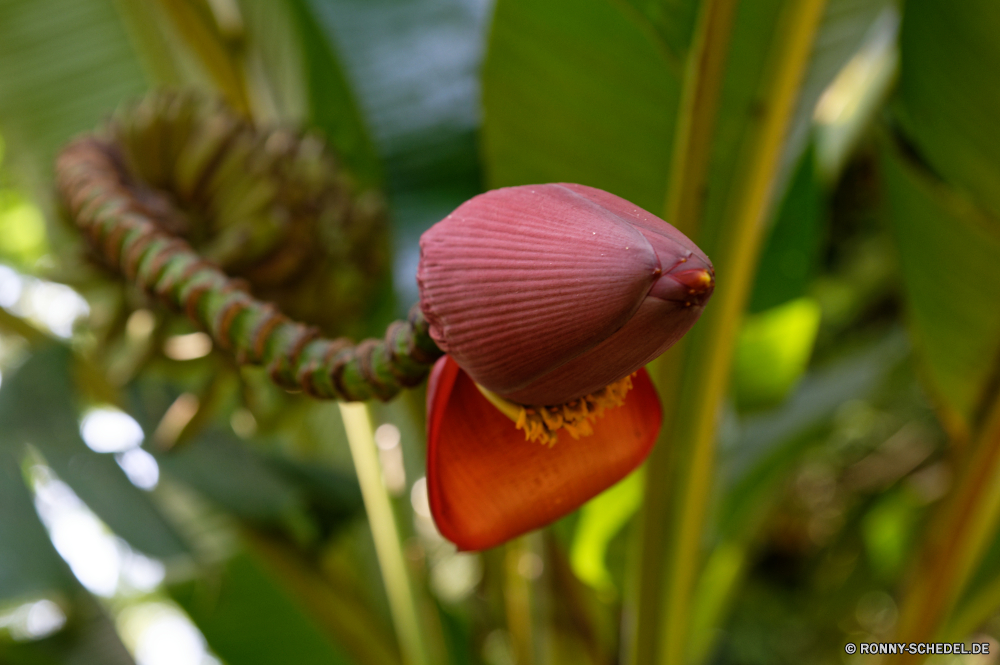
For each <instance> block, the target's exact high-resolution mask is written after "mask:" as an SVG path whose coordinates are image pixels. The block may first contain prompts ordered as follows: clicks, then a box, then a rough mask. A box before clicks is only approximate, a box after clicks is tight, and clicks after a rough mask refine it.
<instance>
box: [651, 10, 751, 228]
mask: <svg viewBox="0 0 1000 665" xmlns="http://www.w3.org/2000/svg"><path fill="white" fill-rule="evenodd" d="M738 4H739V0H707V1H706V2H704V3H703V4H702V7H701V13H700V15H699V17H698V26H697V28H696V30H695V39H694V44H693V45H692V47H691V57H690V58H689V59H688V63H687V70H686V71H685V73H684V89H683V91H682V93H681V105H680V109H679V113H678V116H677V126H676V128H675V130H674V149H673V155H672V157H671V163H670V180H669V181H668V183H667V199H666V202H665V203H664V216H663V218H664V219H665V220H666V221H668V222H669V223H671V224H673V225H674V226H675V227H677V228H678V229H680V230H681V231H683V232H684V233H686V234H687V235H689V236H694V235H697V230H698V223H699V222H700V221H701V208H702V203H703V202H704V200H705V189H706V181H707V178H708V164H709V160H710V158H711V155H712V135H713V133H714V130H715V116H716V113H717V111H718V106H719V95H720V93H721V92H722V81H723V74H724V73H725V64H726V56H727V55H728V54H729V41H730V37H731V35H732V31H733V19H734V18H735V16H736V7H737V5H738Z"/></svg>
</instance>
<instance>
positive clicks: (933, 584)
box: [896, 394, 1000, 662]
mask: <svg viewBox="0 0 1000 665" xmlns="http://www.w3.org/2000/svg"><path fill="white" fill-rule="evenodd" d="M954 487H955V489H954V490H953V492H952V494H951V495H950V496H949V497H948V499H947V500H946V501H945V502H944V504H942V506H941V507H940V509H939V510H938V512H937V515H936V516H935V519H934V520H932V522H931V523H930V524H929V525H928V529H927V532H926V540H925V541H924V545H923V547H922V548H921V551H920V558H919V559H918V561H917V570H916V571H915V574H914V575H913V576H912V577H911V580H912V582H911V584H910V586H909V588H908V589H907V592H906V594H905V596H904V599H903V602H902V606H901V608H902V611H901V612H900V617H899V628H898V633H897V634H898V636H899V639H900V640H905V641H907V642H909V641H917V642H921V641H931V640H932V639H937V637H938V636H939V635H940V634H941V630H942V627H943V626H944V624H945V622H946V621H947V619H948V618H949V616H950V615H951V612H952V610H953V609H954V607H955V604H956V602H957V601H958V599H959V597H960V595H961V593H962V592H963V591H964V590H965V586H966V584H967V583H968V581H969V578H970V577H971V576H972V573H973V572H974V571H975V567H976V565H978V563H979V562H980V560H981V559H982V556H983V553H984V552H985V550H986V547H987V546H988V545H989V542H990V538H991V537H993V536H994V535H995V534H996V532H997V526H998V524H1000V394H998V395H997V396H996V397H995V398H994V399H993V400H992V403H991V404H990V405H989V411H988V412H987V414H986V417H985V419H984V422H983V423H982V426H981V427H980V428H979V431H978V434H977V435H976V437H975V439H974V440H973V446H972V448H971V450H969V454H968V455H966V456H965V459H964V465H963V467H962V469H961V471H960V473H959V474H958V477H957V478H956V479H955V486H954ZM992 591H993V592H994V593H995V589H993V590H992ZM981 593H982V592H981ZM977 599H979V600H980V602H981V601H982V599H983V596H982V595H980V596H977ZM971 609H973V610H975V605H973V606H972V607H971ZM983 609H985V608H983ZM989 609H990V610H993V609H995V608H989ZM986 616H989V615H988V614H987V615H986ZM960 618H961V619H962V621H960V622H959V624H961V623H963V622H964V623H965V624H966V625H968V626H971V627H972V628H975V626H974V625H971V624H970V622H969V619H968V617H960ZM984 618H986V617H984ZM960 637H964V635H962V636H960ZM915 660H916V659H914V658H909V657H901V658H899V659H898V660H897V661H896V662H908V661H915Z"/></svg>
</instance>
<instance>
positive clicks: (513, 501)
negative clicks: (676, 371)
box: [427, 356, 662, 550]
mask: <svg viewBox="0 0 1000 665" xmlns="http://www.w3.org/2000/svg"><path fill="white" fill-rule="evenodd" d="M427 410H428V439H427V442H428V450H427V487H428V493H429V496H430V504H431V512H432V514H433V515H434V521H435V523H436V524H437V527H438V529H439V530H440V531H441V533H442V534H443V535H444V536H445V537H446V538H448V539H449V540H451V541H452V542H453V543H455V544H456V545H457V546H458V547H459V549H462V550H483V549H487V548H490V547H493V546H495V545H498V544H500V543H502V542H504V541H506V540H509V539H510V538H514V537H515V536H518V535H521V534H523V533H526V532H528V531H531V530H533V529H537V528H539V527H541V526H544V525H546V524H548V523H550V522H552V521H554V520H556V519H558V518H559V517H562V516H563V515H565V514H567V513H569V512H571V511H572V510H574V509H576V508H577V507H579V506H580V505H582V504H583V503H584V502H585V501H587V500H588V499H590V498H592V497H594V496H595V495H597V494H598V493H600V492H602V491H603V490H605V489H607V488H608V487H610V486H611V485H613V484H614V483H616V482H618V481H619V480H621V479H622V478H624V477H625V476H626V475H628V474H629V473H630V472H631V471H633V470H634V469H635V468H637V467H638V466H639V464H641V463H642V461H643V460H644V459H645V458H646V456H647V455H648V454H649V451H650V450H651V448H652V446H653V443H654V441H655V440H656V436H657V433H658V432H659V429H660V423H661V420H662V413H661V411H660V402H659V398H658V397H657V395H656V391H655V389H654V388H653V384H652V382H651V381H650V380H649V376H648V375H647V374H646V371H645V370H641V371H640V372H639V373H638V374H637V375H636V376H635V378H634V379H633V388H632V390H631V391H630V392H629V393H628V395H627V397H626V399H625V404H624V405H623V406H620V407H617V408H613V409H608V410H607V411H605V413H604V415H603V416H602V417H601V418H599V419H598V420H597V421H596V422H595V423H594V433H593V434H592V435H590V436H586V437H582V438H580V439H573V438H572V437H570V436H569V435H568V434H566V433H562V434H561V435H560V437H559V440H558V442H557V443H556V444H555V445H554V446H552V447H549V446H546V445H542V444H540V443H537V442H530V441H525V439H524V432H522V431H520V430H517V429H515V426H514V423H513V422H512V421H511V420H510V419H509V418H507V417H506V416H504V415H503V414H502V413H500V412H499V411H498V410H497V409H496V408H495V407H494V406H493V405H492V404H490V403H489V402H488V401H487V400H486V398H485V397H483V396H482V394H481V393H480V392H479V390H478V389H477V388H476V386H475V385H474V384H473V382H472V379H471V378H469V376H468V374H466V373H465V372H464V371H462V369H461V368H460V367H459V366H458V364H457V363H456V362H455V361H454V360H453V359H452V358H450V357H448V356H445V357H443V358H441V359H440V360H439V361H438V362H437V364H436V365H435V366H434V370H433V372H432V373H431V378H430V382H429V383H428V392H427Z"/></svg>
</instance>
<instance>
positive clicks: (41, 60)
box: [0, 0, 146, 184]
mask: <svg viewBox="0 0 1000 665" xmlns="http://www.w3.org/2000/svg"><path fill="white" fill-rule="evenodd" d="M145 87H146V81H145V79H144V77H143V73H142V70H141V68H140V67H139V64H138V63H137V61H136V60H135V56H134V53H133V51H132V48H131V46H130V45H129V42H128V38H127V36H126V34H125V32H124V30H123V28H122V25H121V23H120V21H119V19H118V16H117V15H116V13H115V9H114V5H113V4H112V3H110V2H107V1H106V0H5V2H3V3H0V129H2V131H3V134H4V138H6V139H7V141H8V148H9V156H10V157H11V158H13V160H14V162H15V163H17V164H18V165H19V166H20V167H21V168H22V169H24V168H28V169H30V172H31V174H32V175H33V176H34V177H36V178H37V177H38V176H40V175H44V174H47V173H50V172H51V164H52V158H53V156H54V155H55V152H56V150H58V148H59V147H60V146H61V145H62V144H63V143H64V142H65V141H66V140H68V139H69V138H70V137H72V136H73V135H74V134H76V133H78V132H81V131H85V130H88V129H90V128H91V127H93V126H94V125H95V124H96V123H97V122H98V121H99V120H101V118H103V117H104V116H105V115H106V114H107V113H108V112H109V111H110V110H111V109H113V108H114V107H115V105H117V104H118V103H119V102H121V101H122V100H123V99H125V98H127V97H131V96H134V95H137V94H139V93H141V92H142V91H143V90H144V89H145ZM33 184H38V183H37V182H36V183H33Z"/></svg>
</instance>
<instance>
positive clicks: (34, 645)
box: [0, 588, 135, 665]
mask: <svg viewBox="0 0 1000 665" xmlns="http://www.w3.org/2000/svg"><path fill="white" fill-rule="evenodd" d="M71 600H72V604H71V606H70V612H69V617H68V621H67V624H66V627H65V628H63V629H62V630H60V631H58V632H56V633H54V634H53V635H51V636H48V637H45V638H42V639H40V640H34V641H28V642H8V641H6V640H0V663H4V665H135V661H134V660H133V659H132V656H131V655H130V654H129V652H128V650H127V649H126V648H125V645H124V644H122V641H121V639H120V638H119V636H118V633H117V632H116V631H115V625H114V623H113V622H112V621H111V618H110V617H109V616H108V615H107V613H106V612H105V610H104V608H103V607H101V605H100V603H98V602H97V600H96V599H94V597H93V596H91V595H90V594H88V593H87V592H86V591H84V590H83V589H82V588H77V589H76V591H75V593H74V594H72V598H71Z"/></svg>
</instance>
